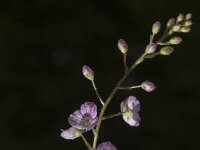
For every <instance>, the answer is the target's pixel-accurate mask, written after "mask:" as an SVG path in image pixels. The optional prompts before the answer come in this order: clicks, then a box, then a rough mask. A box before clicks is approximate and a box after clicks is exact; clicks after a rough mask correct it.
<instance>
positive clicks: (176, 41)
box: [169, 37, 182, 45]
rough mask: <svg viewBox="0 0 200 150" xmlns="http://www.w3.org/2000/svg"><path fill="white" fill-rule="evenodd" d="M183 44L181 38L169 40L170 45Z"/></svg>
mask: <svg viewBox="0 0 200 150" xmlns="http://www.w3.org/2000/svg"><path fill="white" fill-rule="evenodd" d="M181 42H182V39H181V38H180V37H173V38H171V39H170V40H169V43H170V44H173V45H177V44H180V43H181Z"/></svg>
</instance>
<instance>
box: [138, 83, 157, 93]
mask: <svg viewBox="0 0 200 150" xmlns="http://www.w3.org/2000/svg"><path fill="white" fill-rule="evenodd" d="M141 87H142V89H144V90H145V91H147V92H152V91H154V90H155V88H156V87H155V84H154V83H152V82H150V81H145V82H143V83H142V84H141Z"/></svg>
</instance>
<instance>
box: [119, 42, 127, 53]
mask: <svg viewBox="0 0 200 150" xmlns="http://www.w3.org/2000/svg"><path fill="white" fill-rule="evenodd" d="M117 46H118V48H119V50H120V51H121V52H122V53H123V54H126V53H127V51H128V45H127V44H126V41H125V40H123V39H120V40H119V41H118V44H117Z"/></svg>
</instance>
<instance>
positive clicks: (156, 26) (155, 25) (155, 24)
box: [152, 21, 161, 34]
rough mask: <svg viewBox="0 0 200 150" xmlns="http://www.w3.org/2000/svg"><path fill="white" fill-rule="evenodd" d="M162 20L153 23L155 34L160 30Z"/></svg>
mask: <svg viewBox="0 0 200 150" xmlns="http://www.w3.org/2000/svg"><path fill="white" fill-rule="evenodd" d="M160 26H161V25H160V22H159V21H157V22H155V23H154V24H153V26H152V33H153V34H157V33H158V32H159V31H160Z"/></svg>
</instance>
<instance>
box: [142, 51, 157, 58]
mask: <svg viewBox="0 0 200 150" xmlns="http://www.w3.org/2000/svg"><path fill="white" fill-rule="evenodd" d="M157 55H160V52H156V53H153V54H149V55H146V56H145V58H153V57H155V56H157Z"/></svg>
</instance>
